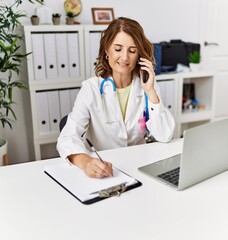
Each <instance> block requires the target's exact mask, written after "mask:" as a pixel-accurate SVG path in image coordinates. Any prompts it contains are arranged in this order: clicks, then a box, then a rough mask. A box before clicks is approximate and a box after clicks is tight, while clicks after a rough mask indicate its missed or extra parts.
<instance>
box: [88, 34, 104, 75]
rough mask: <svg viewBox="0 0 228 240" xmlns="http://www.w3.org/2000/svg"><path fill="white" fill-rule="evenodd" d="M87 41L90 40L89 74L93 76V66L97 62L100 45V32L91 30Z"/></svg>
mask: <svg viewBox="0 0 228 240" xmlns="http://www.w3.org/2000/svg"><path fill="white" fill-rule="evenodd" d="M89 38H90V39H89V42H90V46H89V47H90V74H91V76H95V72H94V67H95V65H96V62H97V57H98V52H99V47H100V39H101V32H91V33H90V34H89Z"/></svg>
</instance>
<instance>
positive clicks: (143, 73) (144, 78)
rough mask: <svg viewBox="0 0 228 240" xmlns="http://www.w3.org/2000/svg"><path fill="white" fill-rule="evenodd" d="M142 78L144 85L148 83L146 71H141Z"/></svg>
mask: <svg viewBox="0 0 228 240" xmlns="http://www.w3.org/2000/svg"><path fill="white" fill-rule="evenodd" d="M142 78H143V82H144V83H146V82H147V81H148V78H149V73H148V72H147V71H146V70H142Z"/></svg>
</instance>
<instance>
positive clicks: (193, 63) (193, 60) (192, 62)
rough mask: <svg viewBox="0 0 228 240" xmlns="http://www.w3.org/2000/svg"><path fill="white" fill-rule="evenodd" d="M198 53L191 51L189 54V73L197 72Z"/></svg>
mask: <svg viewBox="0 0 228 240" xmlns="http://www.w3.org/2000/svg"><path fill="white" fill-rule="evenodd" d="M200 59H201V58H200V52H199V51H193V52H191V53H190V54H189V56H188V60H189V67H190V69H191V71H198V70H199V67H200Z"/></svg>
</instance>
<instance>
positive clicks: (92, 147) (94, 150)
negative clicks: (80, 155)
mask: <svg viewBox="0 0 228 240" xmlns="http://www.w3.org/2000/svg"><path fill="white" fill-rule="evenodd" d="M86 141H87V143H88V144H89V146H90V148H91V149H92V150H93V152H95V153H96V155H97V157H98V158H99V159H100V160H101V162H103V163H104V161H103V160H102V158H101V157H100V156H99V154H98V153H97V150H96V149H95V147H94V146H93V144H92V143H91V142H90V140H89V139H88V138H86Z"/></svg>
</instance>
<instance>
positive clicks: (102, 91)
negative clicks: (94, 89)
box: [100, 78, 116, 95]
mask: <svg viewBox="0 0 228 240" xmlns="http://www.w3.org/2000/svg"><path fill="white" fill-rule="evenodd" d="M106 82H110V83H111V84H112V87H113V92H116V85H115V83H114V81H113V80H112V79H111V78H105V79H104V80H103V81H102V82H101V85H100V94H101V95H102V94H104V84H105V83H106Z"/></svg>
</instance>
